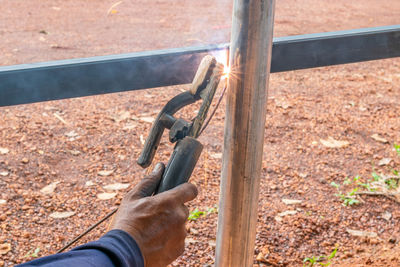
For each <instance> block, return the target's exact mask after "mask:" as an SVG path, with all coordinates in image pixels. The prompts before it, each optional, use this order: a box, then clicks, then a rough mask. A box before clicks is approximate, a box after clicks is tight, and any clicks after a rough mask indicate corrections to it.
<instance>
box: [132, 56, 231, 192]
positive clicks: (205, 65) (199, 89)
mask: <svg viewBox="0 0 400 267" xmlns="http://www.w3.org/2000/svg"><path fill="white" fill-rule="evenodd" d="M222 69H223V66H222V65H221V64H219V63H217V61H216V59H215V58H214V57H212V56H206V57H204V58H203V60H202V61H201V63H200V66H199V68H198V70H197V72H196V75H195V77H194V79H193V82H192V86H191V89H190V90H188V91H186V92H183V93H181V94H179V95H177V96H175V97H173V98H172V99H171V100H170V101H168V103H167V104H166V105H165V106H164V107H163V109H162V110H161V111H160V113H159V114H158V116H157V118H156V120H155V121H154V123H153V125H152V128H151V130H150V134H149V136H148V137H147V139H146V142H145V144H144V148H143V150H142V153H141V154H140V156H139V159H138V161H137V163H138V164H139V165H140V166H141V167H143V168H147V167H148V166H150V164H151V162H152V160H153V158H154V155H155V152H156V150H157V148H158V146H159V144H160V141H161V136H162V134H163V132H164V130H165V129H169V130H170V131H169V140H170V142H172V143H174V142H177V143H176V145H175V148H174V151H173V153H172V155H171V158H170V160H169V162H168V164H167V166H166V168H165V171H164V174H163V177H162V179H161V182H160V184H159V186H158V189H157V190H156V193H161V192H164V191H166V190H169V189H172V188H173V187H175V186H177V185H179V184H182V183H185V182H187V181H188V180H189V178H190V176H191V174H192V172H193V170H194V168H195V166H196V163H197V160H198V159H199V157H200V154H201V151H202V149H203V145H202V144H201V143H200V142H199V141H197V140H196V138H197V137H198V136H199V135H200V133H201V131H202V125H203V122H204V120H205V118H206V116H207V112H208V109H209V107H210V105H211V101H212V98H213V96H214V93H215V91H216V89H217V87H218V83H219V81H220V78H221V75H222ZM200 99H202V100H203V103H202V105H201V107H200V109H199V112H198V114H197V116H196V118H195V119H194V120H193V121H192V122H187V121H185V120H183V119H177V118H175V117H174V114H175V113H176V112H177V111H178V110H180V109H181V108H183V107H184V106H187V105H190V104H192V103H194V102H196V101H197V100H200Z"/></svg>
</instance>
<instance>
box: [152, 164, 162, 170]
mask: <svg viewBox="0 0 400 267" xmlns="http://www.w3.org/2000/svg"><path fill="white" fill-rule="evenodd" d="M161 169H162V163H160V162H159V163H157V164H156V166H155V167H154V169H153V171H152V173H157V172H159V171H161Z"/></svg>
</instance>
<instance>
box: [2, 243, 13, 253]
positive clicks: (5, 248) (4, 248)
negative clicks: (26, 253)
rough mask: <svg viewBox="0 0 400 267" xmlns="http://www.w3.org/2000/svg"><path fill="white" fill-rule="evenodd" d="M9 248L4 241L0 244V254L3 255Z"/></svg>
mask: <svg viewBox="0 0 400 267" xmlns="http://www.w3.org/2000/svg"><path fill="white" fill-rule="evenodd" d="M10 250H11V245H10V244H9V243H4V244H1V245H0V255H5V254H7V253H8V252H9V251H10Z"/></svg>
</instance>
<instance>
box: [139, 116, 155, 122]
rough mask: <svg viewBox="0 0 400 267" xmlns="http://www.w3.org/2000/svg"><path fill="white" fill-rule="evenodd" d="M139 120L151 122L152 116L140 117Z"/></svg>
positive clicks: (152, 120)
mask: <svg viewBox="0 0 400 267" xmlns="http://www.w3.org/2000/svg"><path fill="white" fill-rule="evenodd" d="M139 120H141V121H144V122H148V123H153V122H154V117H140V118H139Z"/></svg>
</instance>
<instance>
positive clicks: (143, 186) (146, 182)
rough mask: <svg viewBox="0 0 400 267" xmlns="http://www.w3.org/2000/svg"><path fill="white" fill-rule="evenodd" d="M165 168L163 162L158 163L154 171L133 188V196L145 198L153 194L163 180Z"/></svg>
mask: <svg viewBox="0 0 400 267" xmlns="http://www.w3.org/2000/svg"><path fill="white" fill-rule="evenodd" d="M164 169H165V166H164V164H163V163H161V162H159V163H157V164H156V166H155V167H154V169H153V171H152V172H151V173H150V174H149V175H148V176H146V177H144V178H143V179H142V180H141V181H140V182H139V184H138V185H137V186H135V188H133V189H132V192H133V193H132V197H134V198H143V197H148V196H151V195H152V194H153V193H154V191H155V190H156V188H157V186H158V184H159V183H160V181H161V177H162V174H163V172H164Z"/></svg>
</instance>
